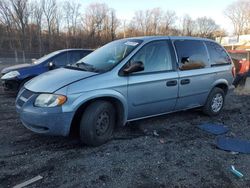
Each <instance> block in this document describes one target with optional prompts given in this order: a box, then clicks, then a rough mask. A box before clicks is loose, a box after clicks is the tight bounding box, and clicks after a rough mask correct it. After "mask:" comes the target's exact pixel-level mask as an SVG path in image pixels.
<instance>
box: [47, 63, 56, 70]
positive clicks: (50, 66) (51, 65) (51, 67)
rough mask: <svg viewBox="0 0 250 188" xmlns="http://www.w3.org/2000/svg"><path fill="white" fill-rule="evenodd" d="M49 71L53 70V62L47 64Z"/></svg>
mask: <svg viewBox="0 0 250 188" xmlns="http://www.w3.org/2000/svg"><path fill="white" fill-rule="evenodd" d="M48 67H49V70H52V69H54V68H55V64H54V63H53V62H49V63H48Z"/></svg>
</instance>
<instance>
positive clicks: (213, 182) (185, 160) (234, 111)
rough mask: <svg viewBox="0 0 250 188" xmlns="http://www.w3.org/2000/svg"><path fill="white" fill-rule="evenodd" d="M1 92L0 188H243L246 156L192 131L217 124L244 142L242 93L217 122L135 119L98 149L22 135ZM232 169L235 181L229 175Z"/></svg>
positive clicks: (248, 96) (198, 116) (248, 168)
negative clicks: (24, 186)
mask: <svg viewBox="0 0 250 188" xmlns="http://www.w3.org/2000/svg"><path fill="white" fill-rule="evenodd" d="M1 66H2V67H3V66H4V65H3V64H2V65H1V64H0V69H1ZM248 84H249V83H248ZM0 89H1V91H0V114H1V115H0V146H1V147H0V148H1V152H0V187H13V186H14V185H16V184H19V183H22V182H24V181H26V180H29V179H31V178H33V177H35V176H37V175H41V176H43V179H42V180H39V181H37V182H36V183H34V184H32V185H30V186H28V187H108V188H111V187H119V188H123V187H131V188H132V187H149V188H151V187H154V188H155V187H176V188H177V187H220V188H221V187H225V188H228V187H250V165H249V164H250V156H249V155H246V154H232V153H230V152H226V151H221V150H219V149H217V148H216V146H215V144H214V143H215V136H214V135H211V134H208V133H206V132H204V131H202V130H200V129H199V128H197V126H198V125H199V124H201V123H204V122H214V123H223V124H224V125H226V126H228V127H229V129H230V132H229V133H228V134H227V135H228V136H230V137H236V136H237V137H239V138H242V139H248V140H250V126H249V122H250V113H249V112H250V92H247V90H246V89H245V90H243V91H234V92H232V93H230V94H229V95H228V97H227V101H226V106H225V108H224V111H223V113H222V114H221V115H220V116H218V117H214V118H209V117H207V116H204V115H203V114H202V113H201V112H200V111H199V110H189V111H185V112H179V113H174V114H169V115H165V116H161V117H157V118H151V119H146V120H141V121H137V122H134V123H132V124H130V126H127V127H124V128H120V129H119V130H116V133H115V135H114V138H113V140H112V141H110V142H109V143H107V144H105V145H103V146H100V147H97V148H90V147H86V146H82V145H81V144H80V143H79V141H78V140H77V139H75V138H62V137H48V136H41V135H37V134H34V133H32V132H31V131H29V130H27V129H26V128H24V127H23V126H22V124H21V123H20V121H19V118H18V115H17V114H16V112H15V106H14V101H15V96H13V95H10V94H6V93H4V92H3V91H2V88H0ZM154 132H155V133H157V134H159V135H157V134H154ZM231 165H235V167H236V169H238V170H240V171H241V172H242V173H243V174H244V177H243V178H242V179H237V178H236V177H235V176H234V175H233V174H231V172H230V171H229V168H230V166H231Z"/></svg>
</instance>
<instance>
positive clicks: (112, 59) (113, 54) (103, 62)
mask: <svg viewBox="0 0 250 188" xmlns="http://www.w3.org/2000/svg"><path fill="white" fill-rule="evenodd" d="M141 43H142V40H138V39H122V40H117V41H114V42H110V43H108V44H106V45H104V46H103V47H101V48H99V49H97V50H96V51H94V52H92V53H91V54H89V55H88V56H86V57H84V58H83V59H81V60H79V61H78V62H76V63H75V64H73V65H72V66H74V67H77V68H80V69H83V70H86V71H92V72H106V71H109V70H111V69H112V68H113V67H115V66H116V65H117V64H118V63H120V62H121V61H122V60H123V59H124V58H125V57H127V56H128V55H129V54H130V53H131V52H132V51H133V50H134V49H135V48H136V47H137V46H139V45H140V44H141Z"/></svg>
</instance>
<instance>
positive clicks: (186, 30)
mask: <svg viewBox="0 0 250 188" xmlns="http://www.w3.org/2000/svg"><path fill="white" fill-rule="evenodd" d="M194 31H195V22H194V20H193V19H192V18H191V17H190V16H189V15H187V14H186V15H184V16H183V18H182V19H181V34H182V35H186V36H193V35H194Z"/></svg>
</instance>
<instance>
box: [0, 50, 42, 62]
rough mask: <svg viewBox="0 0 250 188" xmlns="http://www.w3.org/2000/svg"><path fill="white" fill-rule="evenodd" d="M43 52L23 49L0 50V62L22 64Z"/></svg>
mask: <svg viewBox="0 0 250 188" xmlns="http://www.w3.org/2000/svg"><path fill="white" fill-rule="evenodd" d="M42 55H43V54H40V53H34V52H24V51H18V50H13V51H0V63H2V64H12V65H13V64H22V63H31V62H32V59H38V58H40V57H41V56H42Z"/></svg>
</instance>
